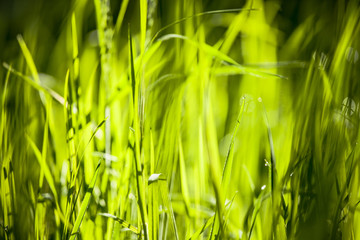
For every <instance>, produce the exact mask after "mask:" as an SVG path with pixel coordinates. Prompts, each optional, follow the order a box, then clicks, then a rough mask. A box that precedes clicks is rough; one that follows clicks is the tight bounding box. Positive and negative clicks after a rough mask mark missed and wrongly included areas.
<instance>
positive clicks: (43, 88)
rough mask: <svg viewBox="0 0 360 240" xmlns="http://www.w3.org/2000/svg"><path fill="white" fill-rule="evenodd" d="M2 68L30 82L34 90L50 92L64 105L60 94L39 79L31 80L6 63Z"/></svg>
mask: <svg viewBox="0 0 360 240" xmlns="http://www.w3.org/2000/svg"><path fill="white" fill-rule="evenodd" d="M3 66H4V68H6V69H7V70H9V71H10V72H11V73H13V74H15V75H16V76H18V77H20V78H21V79H23V80H24V81H25V82H27V83H28V84H30V85H31V86H32V87H33V88H35V89H36V90H39V91H42V92H44V93H46V94H50V96H52V97H53V98H54V99H55V100H56V101H57V102H59V103H60V104H61V105H64V102H65V101H64V98H63V97H62V96H60V94H58V93H57V92H55V91H54V90H52V89H51V88H48V87H46V86H43V85H42V84H41V82H40V81H38V82H35V81H34V80H32V79H31V78H30V77H28V76H26V75H24V74H22V73H21V72H19V71H16V70H15V69H14V68H12V67H11V66H10V65H9V64H7V63H5V62H4V63H3Z"/></svg>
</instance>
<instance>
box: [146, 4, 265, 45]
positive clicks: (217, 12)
mask: <svg viewBox="0 0 360 240" xmlns="http://www.w3.org/2000/svg"><path fill="white" fill-rule="evenodd" d="M256 10H258V9H255V8H233V9H224V10H214V11H207V12H202V13H198V14H195V15H192V16H189V17H185V18H181V19H179V20H176V21H174V22H172V23H170V24H168V25H166V26H164V27H162V28H161V29H160V30H159V31H157V32H156V33H155V35H154V36H153V37H152V39H151V41H150V43H149V45H151V44H152V43H153V42H154V41H155V40H156V38H157V37H158V36H159V35H160V33H162V32H163V31H165V30H166V29H168V28H170V27H172V26H174V25H176V24H179V23H182V22H185V21H187V20H190V19H193V18H198V17H203V16H207V15H214V14H223V13H237V12H240V11H256Z"/></svg>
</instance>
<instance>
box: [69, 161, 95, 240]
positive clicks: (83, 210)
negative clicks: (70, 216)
mask: <svg viewBox="0 0 360 240" xmlns="http://www.w3.org/2000/svg"><path fill="white" fill-rule="evenodd" d="M100 165H101V162H100V161H99V163H98V165H97V167H96V170H95V174H94V176H93V178H92V179H91V182H90V185H89V187H88V189H87V191H86V194H85V197H84V199H83V201H82V203H81V207H80V211H79V214H78V216H77V218H76V221H75V224H74V227H73V229H72V231H71V236H70V240H74V239H76V237H77V234H78V233H79V230H80V225H81V222H82V220H83V218H84V216H85V213H86V209H87V207H88V206H89V203H90V198H91V194H92V191H93V189H94V186H95V183H96V179H97V176H98V174H99V170H100Z"/></svg>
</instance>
